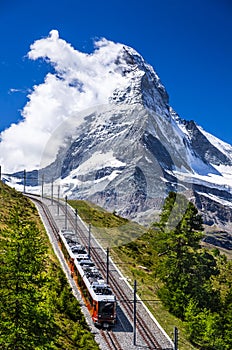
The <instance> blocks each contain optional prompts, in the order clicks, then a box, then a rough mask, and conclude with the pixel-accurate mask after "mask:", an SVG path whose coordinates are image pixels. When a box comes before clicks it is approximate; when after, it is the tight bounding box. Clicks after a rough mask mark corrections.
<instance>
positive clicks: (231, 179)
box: [6, 46, 232, 247]
mask: <svg viewBox="0 0 232 350" xmlns="http://www.w3.org/2000/svg"><path fill="white" fill-rule="evenodd" d="M114 69H115V71H116V72H117V74H120V75H121V76H122V78H123V84H121V85H120V86H119V87H118V88H116V89H115V90H114V91H113V93H112V94H111V96H110V97H109V99H108V103H107V104H104V105H100V106H97V107H93V108H90V109H88V110H86V111H84V112H82V113H81V114H79V115H78V116H77V115H73V116H72V117H70V118H69V119H68V120H67V121H65V122H63V123H62V125H60V126H59V128H58V129H57V130H56V131H55V132H54V133H53V135H52V137H51V139H50V141H49V142H48V144H47V146H46V147H45V151H44V163H43V160H42V162H41V168H40V170H39V172H38V175H39V176H38V177H39V183H37V182H35V181H34V180H33V179H34V175H35V173H36V171H34V172H31V173H28V174H27V185H30V187H31V188H32V187H33V186H37V188H38V184H39V188H40V187H41V181H43V186H44V191H48V192H49V190H50V188H51V182H52V184H53V186H54V187H53V188H54V189H55V188H57V187H58V186H59V189H60V191H61V193H62V195H63V196H65V195H67V197H68V198H69V199H85V200H90V201H92V202H94V203H96V204H98V205H100V206H102V207H104V208H105V209H107V210H109V211H114V212H116V213H117V214H120V215H122V216H124V217H127V218H130V219H133V220H136V221H138V222H141V223H147V224H148V223H150V222H152V221H153V220H154V219H155V218H157V214H158V213H159V211H160V209H161V208H162V204H163V201H164V199H165V198H166V196H167V194H168V193H169V192H170V191H171V190H173V191H177V192H180V193H183V194H185V195H186V196H187V197H188V198H189V199H190V200H191V201H193V202H194V203H195V204H196V206H197V207H198V209H199V211H200V212H201V213H202V215H203V218H204V223H205V225H206V227H207V230H208V232H210V234H209V237H208V239H209V241H210V242H212V243H213V244H214V243H215V242H216V241H217V238H218V237H219V236H220V241H219V240H218V241H217V242H216V243H215V244H222V245H223V244H224V243H223V242H224V241H226V246H227V247H229V246H230V243H229V240H230V233H229V232H230V223H231V219H232V147H231V146H230V145H229V144H226V143H224V142H223V141H221V140H219V139H217V138H216V137H214V136H212V135H210V134H209V133H207V132H206V131H204V130H203V129H202V128H201V127H200V126H198V125H197V124H196V123H195V122H194V121H193V120H191V121H186V120H183V119H181V118H180V117H179V116H178V114H177V113H176V112H175V111H174V110H173V109H172V108H171V107H170V105H169V97H168V94H167V92H166V90H165V87H164V86H163V85H162V83H161V81H160V79H159V77H158V75H157V74H156V73H155V71H154V69H153V68H152V67H151V66H150V65H149V64H147V63H146V62H145V61H144V59H143V58H142V56H141V55H140V54H138V53H137V52H136V51H135V50H134V49H132V48H130V47H127V46H122V48H121V50H120V51H119V53H117V56H116V57H115V65H114ZM61 129H62V130H64V129H66V137H65V139H64V140H63V142H62V144H61V145H60V148H59V151H58V153H57V154H56V156H55V159H54V161H53V162H52V163H50V164H46V160H45V159H46V151H48V150H49V151H50V149H51V148H52V145H53V143H54V142H55V141H56V140H57V134H59V131H60V130H61ZM18 175H20V173H17V174H15V177H16V176H18ZM6 179H7V178H6ZM42 179H43V180H42ZM55 186H56V187H55ZM45 189H46V190H45ZM54 191H56V190H54ZM183 210H184V209H183ZM211 233H214V234H211ZM231 245H232V244H231Z"/></svg>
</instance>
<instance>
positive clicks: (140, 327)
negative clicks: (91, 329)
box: [62, 206, 164, 350]
mask: <svg viewBox="0 0 232 350" xmlns="http://www.w3.org/2000/svg"><path fill="white" fill-rule="evenodd" d="M62 210H63V211H64V206H63V207H62ZM67 216H68V220H69V222H70V223H71V225H72V228H73V229H75V227H76V223H75V220H74V217H73V215H72V213H70V211H68V212H67ZM78 233H79V236H80V237H81V238H82V243H83V244H84V245H85V246H86V247H87V246H88V243H89V242H88V237H87V235H86V234H85V232H84V231H83V230H82V229H81V228H80V226H79V227H78ZM102 253H103V254H104V251H103V249H102ZM91 256H92V257H93V261H94V262H95V263H96V266H97V267H98V269H99V270H100V271H101V273H102V274H103V277H104V278H105V279H106V262H105V261H104V260H103V256H102V254H99V250H98V249H91ZM110 286H111V288H112V290H113V292H114V294H115V295H116V297H117V300H118V301H119V302H120V300H121V301H123V308H124V309H125V310H126V312H127V314H128V316H129V318H130V321H131V323H133V319H134V308H133V300H132V299H131V300H130V299H128V295H127V294H126V293H125V291H124V289H123V288H122V287H121V286H120V284H119V283H118V281H116V280H115V279H114V278H111V280H110ZM136 319H137V324H136V326H137V331H138V332H139V333H140V335H141V337H142V338H143V340H144V342H145V344H146V345H147V348H148V349H153V350H162V349H164V348H162V346H160V344H159V343H158V341H157V340H156V337H155V336H154V335H153V334H152V333H151V332H150V330H149V329H148V327H147V324H146V323H145V321H144V319H143V315H141V314H140V313H139V312H137V316H136ZM110 334H111V338H112V339H113V338H114V341H115V343H116V342H118V341H117V337H116V335H115V333H114V332H113V331H111V333H110ZM119 346H120V345H119V342H118V347H116V348H115V349H120V347H119Z"/></svg>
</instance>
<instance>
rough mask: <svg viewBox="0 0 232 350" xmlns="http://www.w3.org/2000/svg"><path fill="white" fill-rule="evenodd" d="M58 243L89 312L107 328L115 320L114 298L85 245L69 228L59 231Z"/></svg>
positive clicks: (95, 321) (95, 322) (96, 321)
mask: <svg viewBox="0 0 232 350" xmlns="http://www.w3.org/2000/svg"><path fill="white" fill-rule="evenodd" d="M59 244H60V247H61V250H62V252H63V254H64V257H65V259H66V260H67V262H68V265H69V268H70V271H71V274H72V277H73V278H74V280H75V282H76V284H77V286H78V288H79V290H80V292H81V294H82V297H83V299H84V301H85V304H86V306H87V307H88V310H89V313H90V315H91V317H92V320H93V322H94V324H95V325H96V326H102V327H104V328H107V327H109V326H111V325H114V324H115V322H116V298H115V296H114V294H113V293H112V290H111V288H110V287H109V285H108V284H106V283H105V281H104V279H103V277H102V275H101V273H100V272H99V270H98V269H97V268H96V266H95V264H94V262H93V261H92V260H91V259H89V257H88V254H87V252H86V249H85V247H83V246H82V245H81V244H80V243H79V242H78V240H77V237H76V234H75V233H74V232H73V231H71V230H66V229H63V230H60V231H59Z"/></svg>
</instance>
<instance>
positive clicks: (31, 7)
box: [0, 0, 232, 144]
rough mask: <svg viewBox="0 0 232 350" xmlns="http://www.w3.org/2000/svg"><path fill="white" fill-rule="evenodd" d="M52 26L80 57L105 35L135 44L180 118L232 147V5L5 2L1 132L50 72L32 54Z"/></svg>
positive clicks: (0, 17) (194, 0)
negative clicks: (191, 121)
mask: <svg viewBox="0 0 232 350" xmlns="http://www.w3.org/2000/svg"><path fill="white" fill-rule="evenodd" d="M52 29H57V30H58V31H59V35H60V37H61V38H62V39H64V40H66V41H67V42H68V43H70V44H71V45H72V46H73V47H74V48H76V49H78V50H80V51H83V52H91V51H92V45H93V40H94V39H96V38H101V37H105V38H107V39H109V40H112V41H115V42H119V43H123V44H126V45H129V46H132V47H133V48H134V49H136V50H137V51H138V52H139V53H140V54H141V55H142V56H143V57H144V59H145V60H146V61H147V62H148V63H150V64H151V65H152V66H153V67H154V69H155V71H156V72H157V73H158V75H159V77H160V78H161V81H162V83H163V84H164V86H165V87H166V89H167V92H168V94H169V97H170V105H171V106H172V107H173V108H174V109H175V111H176V112H177V113H178V114H179V115H180V116H181V117H182V118H184V119H187V120H191V119H193V120H195V121H196V122H197V123H198V124H199V125H201V126H202V127H203V128H204V129H205V130H206V131H208V132H210V133H212V134H213V135H215V136H217V137H219V138H221V139H222V140H224V141H226V142H229V143H230V144H232V133H231V130H232V118H231V98H232V84H231V82H232V66H231V64H232V2H231V0H188V1H186V0H162V1H160V0H143V1H141V2H136V1H131V0H128V1H127V0H124V1H122V0H117V1H111V2H110V1H105V0H103V1H100V0H99V1H92V0H91V1H88V0H86V1H79V0H66V1H59V0H56V1H54V0H46V1H45V0H40V1H29V0H21V1H20V2H19V1H16V0H12V1H9V0H0V38H1V39H0V40H1V41H0V42H1V54H0V131H2V130H4V129H5V128H8V127H9V126H10V124H11V123H17V122H18V121H19V120H20V118H21V116H20V110H22V109H23V108H24V106H25V104H26V102H27V101H28V98H27V95H28V93H29V91H30V89H32V88H33V86H34V85H35V84H40V83H42V82H43V80H44V77H45V75H46V73H47V72H48V71H49V69H50V67H49V65H47V64H46V63H43V62H42V60H36V61H32V60H30V59H28V57H27V53H28V52H29V50H30V45H31V44H33V42H34V41H35V40H38V39H41V38H43V37H47V36H48V34H49V32H50V31H51V30H52Z"/></svg>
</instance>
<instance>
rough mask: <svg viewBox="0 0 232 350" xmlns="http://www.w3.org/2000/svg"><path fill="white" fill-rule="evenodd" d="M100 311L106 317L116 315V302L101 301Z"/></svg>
mask: <svg viewBox="0 0 232 350" xmlns="http://www.w3.org/2000/svg"><path fill="white" fill-rule="evenodd" d="M98 313H99V315H102V316H104V317H107V316H111V315H114V303H113V302H104V301H100V302H99V306H98Z"/></svg>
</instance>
